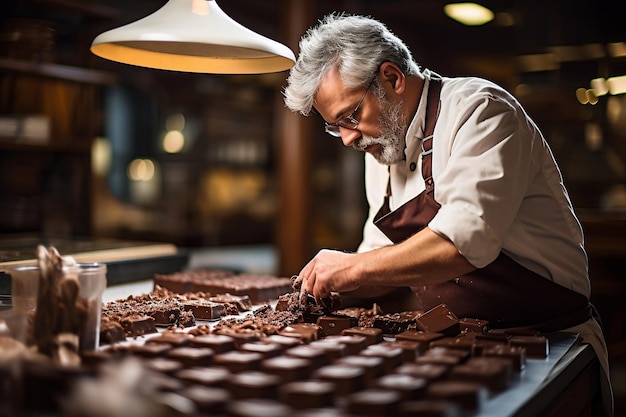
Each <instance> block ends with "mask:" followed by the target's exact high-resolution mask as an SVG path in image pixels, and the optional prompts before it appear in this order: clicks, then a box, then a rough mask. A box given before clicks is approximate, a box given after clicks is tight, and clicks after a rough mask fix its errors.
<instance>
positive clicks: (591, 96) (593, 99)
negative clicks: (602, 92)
mask: <svg viewBox="0 0 626 417" xmlns="http://www.w3.org/2000/svg"><path fill="white" fill-rule="evenodd" d="M585 94H586V95H587V101H588V102H589V104H591V105H594V104H598V96H596V93H595V92H594V91H593V90H592V89H588V90H587V91H585Z"/></svg>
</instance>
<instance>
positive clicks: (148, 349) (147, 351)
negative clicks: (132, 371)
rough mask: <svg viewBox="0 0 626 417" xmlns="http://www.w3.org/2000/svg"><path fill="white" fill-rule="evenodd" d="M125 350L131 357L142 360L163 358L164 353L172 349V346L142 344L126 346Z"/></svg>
mask: <svg viewBox="0 0 626 417" xmlns="http://www.w3.org/2000/svg"><path fill="white" fill-rule="evenodd" d="M126 349H127V351H128V352H129V353H131V354H133V355H137V356H141V357H144V358H156V357H157V356H163V354H165V352H167V351H168V350H170V349H172V345H170V344H167V343H142V344H131V345H128V346H127V347H126Z"/></svg>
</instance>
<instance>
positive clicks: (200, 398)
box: [178, 385, 232, 415]
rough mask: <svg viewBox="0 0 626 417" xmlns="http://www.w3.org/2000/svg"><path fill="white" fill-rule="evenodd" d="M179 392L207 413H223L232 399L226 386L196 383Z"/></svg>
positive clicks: (198, 408)
mask: <svg viewBox="0 0 626 417" xmlns="http://www.w3.org/2000/svg"><path fill="white" fill-rule="evenodd" d="M178 394H180V395H182V396H183V397H185V398H187V399H189V400H191V401H192V402H193V403H194V404H195V406H196V408H197V410H198V411H200V412H201V413H202V414H206V415H221V414H222V412H223V411H224V410H225V409H226V405H227V404H228V403H229V402H230V400H231V398H232V397H231V395H230V393H229V392H228V391H227V390H225V389H224V388H217V387H205V386H202V385H194V386H190V387H187V388H184V389H182V390H180V391H178Z"/></svg>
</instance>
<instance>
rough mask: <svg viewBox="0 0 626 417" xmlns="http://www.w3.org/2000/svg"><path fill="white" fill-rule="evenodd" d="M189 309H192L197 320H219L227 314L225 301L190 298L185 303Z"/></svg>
mask: <svg viewBox="0 0 626 417" xmlns="http://www.w3.org/2000/svg"><path fill="white" fill-rule="evenodd" d="M183 307H184V308H185V310H187V311H191V312H192V313H193V315H194V317H195V318H196V320H217V319H219V318H222V317H224V316H225V315H226V307H225V306H224V304H223V303H214V302H212V301H207V300H188V301H185V302H184V303H183Z"/></svg>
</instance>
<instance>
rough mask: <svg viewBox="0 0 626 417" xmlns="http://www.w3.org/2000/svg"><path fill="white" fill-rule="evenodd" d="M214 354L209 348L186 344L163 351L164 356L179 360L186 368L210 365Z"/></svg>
mask: <svg viewBox="0 0 626 417" xmlns="http://www.w3.org/2000/svg"><path fill="white" fill-rule="evenodd" d="M214 355H215V353H214V352H213V350H212V349H210V348H197V347H196V348H194V347H186V346H180V347H175V348H173V349H170V350H168V351H167V352H166V353H165V357H166V358H169V359H174V360H176V361H179V362H180V363H182V364H183V366H184V367H186V368H191V367H195V366H208V365H211V363H212V362H213V356H214Z"/></svg>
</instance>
